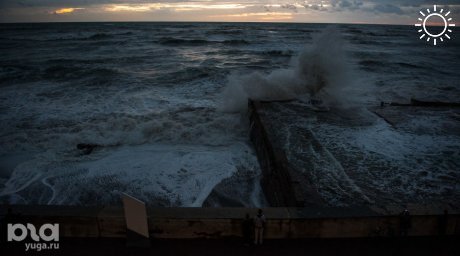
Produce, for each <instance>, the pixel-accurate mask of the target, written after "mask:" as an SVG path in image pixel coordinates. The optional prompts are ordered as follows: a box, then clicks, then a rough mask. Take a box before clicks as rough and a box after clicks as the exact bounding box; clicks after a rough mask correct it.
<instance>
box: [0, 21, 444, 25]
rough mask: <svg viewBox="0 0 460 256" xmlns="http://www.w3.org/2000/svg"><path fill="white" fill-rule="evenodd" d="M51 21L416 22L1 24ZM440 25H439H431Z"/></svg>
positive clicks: (1, 22) (356, 23) (359, 23)
mask: <svg viewBox="0 0 460 256" xmlns="http://www.w3.org/2000/svg"><path fill="white" fill-rule="evenodd" d="M49 23H276V24H335V25H339V24H343V25H388V26H413V25H414V24H399V23H365V22H342V23H335V22H290V21H187V20H175V21H136V20H128V21H16V22H8V21H7V22H4V21H0V24H49ZM430 26H438V25H430Z"/></svg>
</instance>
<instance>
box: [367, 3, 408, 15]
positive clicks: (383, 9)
mask: <svg viewBox="0 0 460 256" xmlns="http://www.w3.org/2000/svg"><path fill="white" fill-rule="evenodd" d="M373 11H374V12H377V13H394V14H404V11H403V10H402V9H401V8H399V7H398V6H396V5H392V4H377V5H376V6H375V7H374V8H373Z"/></svg>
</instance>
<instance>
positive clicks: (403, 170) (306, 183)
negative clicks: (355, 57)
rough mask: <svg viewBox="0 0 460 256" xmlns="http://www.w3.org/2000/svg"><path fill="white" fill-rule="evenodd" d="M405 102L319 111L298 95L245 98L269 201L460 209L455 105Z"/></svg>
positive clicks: (459, 122)
mask: <svg viewBox="0 0 460 256" xmlns="http://www.w3.org/2000/svg"><path fill="white" fill-rule="evenodd" d="M382 105H383V104H382ZM406 105H407V106H406ZM406 105H404V106H399V105H398V106H393V105H388V106H376V107H369V108H364V107H349V108H335V109H331V110H330V111H321V110H318V109H315V106H312V105H311V104H309V103H306V102H302V101H298V100H292V101H270V102H264V101H251V100H250V101H249V118H250V138H251V141H252V142H253V145H254V148H255V150H256V152H257V157H258V159H259V163H260V166H261V169H262V174H263V175H262V176H263V177H262V181H261V185H262V188H263V190H264V193H265V195H266V198H267V200H268V201H269V203H270V205H271V206H274V207H309V208H317V207H319V208H324V207H332V206H342V207H344V208H349V209H362V211H366V212H374V213H378V214H389V213H391V212H392V211H393V210H394V209H400V210H401V208H402V207H405V205H413V206H414V207H415V208H428V209H431V210H433V211H437V210H442V209H448V210H450V211H458V210H460V209H459V205H460V201H459V198H460V194H459V193H460V191H458V189H455V188H456V186H457V185H456V179H457V178H458V168H460V166H458V162H457V163H455V161H454V160H453V159H454V158H456V157H458V153H455V152H458V150H460V134H459V133H458V131H459V130H460V119H459V118H458V117H459V116H460V112H459V111H460V109H459V108H454V107H451V106H450V105H446V104H444V105H441V106H437V107H431V106H425V105H423V104H422V105H421V106H420V104H417V105H412V104H406ZM445 105H446V106H445ZM420 120H423V122H420ZM430 120H433V121H430ZM430 140H432V141H438V142H440V141H444V143H445V144H446V145H447V146H443V147H439V148H437V145H439V144H438V143H431V144H430V143H428V142H429V141H430ZM427 141H428V142H427ZM419 144H420V145H423V146H420V147H424V148H423V149H419V148H418V146H417V145H419ZM380 148H383V150H380ZM398 152H401V154H399V153H398ZM403 154H405V155H403ZM414 159H417V161H414ZM414 191H417V193H414Z"/></svg>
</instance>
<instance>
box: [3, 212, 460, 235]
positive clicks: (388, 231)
mask: <svg viewBox="0 0 460 256" xmlns="http://www.w3.org/2000/svg"><path fill="white" fill-rule="evenodd" d="M8 208H10V209H11V212H12V215H11V214H10V215H9V216H7V217H6V218H3V217H5V215H6V214H7V209H8ZM256 211H257V209H249V208H148V209H147V214H148V225H149V233H150V235H151V237H152V238H166V239H184V238H185V239H190V238H231V237H235V238H238V237H242V236H243V220H244V217H245V215H246V214H250V216H254V214H255V213H256ZM264 212H265V215H266V217H267V220H268V221H267V225H266V230H265V236H266V238H267V239H303V238H342V237H343V238H345V237H349V238H353V237H391V236H398V235H399V233H400V217H399V215H397V214H392V215H375V214H371V213H364V212H363V211H361V209H355V210H349V209H340V208H335V209H334V208H325V209H319V208H318V209H313V208H284V207H279V208H266V209H264ZM411 213H412V215H411V223H412V225H411V228H410V229H409V232H408V235H409V236H434V235H439V234H440V233H443V234H445V235H460V215H459V214H458V213H455V214H449V215H448V216H444V215H442V213H440V212H439V213H434V212H431V213H428V212H424V211H421V210H416V209H413V210H412V209H411ZM436 214H439V215H436ZM0 215H1V216H2V226H1V228H2V231H1V232H2V233H4V232H6V231H5V230H4V229H5V226H6V225H5V224H6V222H14V223H32V224H35V225H42V224H44V223H58V224H59V225H60V235H61V237H64V238H65V237H80V238H97V237H101V238H105V237H125V236H126V224H125V218H124V213H123V209H122V208H117V207H100V208H97V207H96V208H89V207H73V206H33V207H32V206H27V205H13V206H4V205H2V206H0Z"/></svg>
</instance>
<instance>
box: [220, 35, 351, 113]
mask: <svg viewBox="0 0 460 256" xmlns="http://www.w3.org/2000/svg"><path fill="white" fill-rule="evenodd" d="M349 72H350V69H349V67H348V64H347V62H346V57H345V53H344V50H343V42H342V40H341V37H340V36H339V32H338V31H337V30H336V29H335V28H327V29H325V30H324V31H323V32H322V33H320V34H318V35H316V37H314V39H313V43H312V45H311V46H307V47H306V48H305V49H304V50H303V51H302V52H301V53H300V55H299V56H296V57H294V58H292V59H291V65H290V67H288V68H285V69H278V70H274V71H272V72H271V73H269V74H266V73H261V72H252V73H249V74H232V75H231V76H230V77H229V79H228V84H227V87H226V88H225V90H224V92H223V104H222V110H223V111H228V112H237V111H243V110H245V109H246V107H247V100H248V99H253V100H287V99H294V98H298V97H299V96H302V95H308V96H315V97H318V96H321V97H322V98H323V100H326V101H328V100H337V99H338V96H339V94H340V91H341V88H343V87H345V86H346V85H347V84H348V83H349V82H350V79H349Z"/></svg>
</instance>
